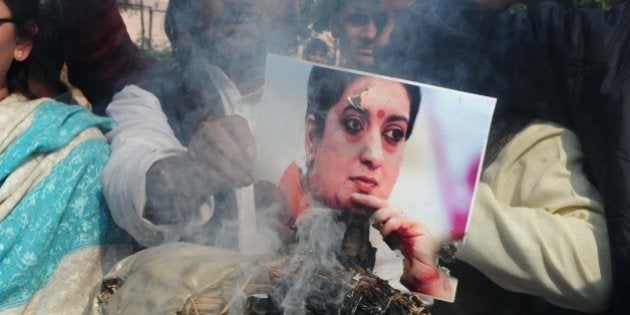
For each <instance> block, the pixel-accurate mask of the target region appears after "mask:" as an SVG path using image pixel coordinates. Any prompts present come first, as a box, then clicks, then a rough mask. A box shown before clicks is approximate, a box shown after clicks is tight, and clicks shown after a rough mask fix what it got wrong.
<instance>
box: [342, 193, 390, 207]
mask: <svg viewBox="0 0 630 315" xmlns="http://www.w3.org/2000/svg"><path fill="white" fill-rule="evenodd" d="M350 198H351V201H352V202H353V203H355V204H358V205H360V206H362V207H365V208H368V209H380V208H384V207H387V206H388V204H387V200H385V199H382V198H379V197H376V196H372V195H366V194H361V193H353V194H352V195H351V196H350Z"/></svg>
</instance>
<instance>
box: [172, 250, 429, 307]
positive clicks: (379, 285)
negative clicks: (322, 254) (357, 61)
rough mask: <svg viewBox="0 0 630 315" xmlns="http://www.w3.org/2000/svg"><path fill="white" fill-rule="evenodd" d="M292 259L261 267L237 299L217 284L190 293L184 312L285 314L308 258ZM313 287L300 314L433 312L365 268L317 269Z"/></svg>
mask: <svg viewBox="0 0 630 315" xmlns="http://www.w3.org/2000/svg"><path fill="white" fill-rule="evenodd" d="M292 260H295V259H294V257H291V255H284V256H283V257H281V258H277V259H274V260H271V261H269V262H268V263H266V264H265V265H263V266H262V267H260V268H259V269H258V271H257V273H256V274H254V275H253V276H251V277H249V278H246V279H244V280H243V281H241V283H239V285H238V286H239V288H240V290H241V291H242V294H241V297H240V298H237V299H233V298H232V297H233V293H234V291H233V289H232V287H227V286H224V285H215V286H214V287H211V288H207V289H206V290H204V291H203V292H200V293H198V294H196V295H194V296H192V297H190V298H188V300H187V301H186V303H185V305H184V307H183V310H182V311H181V312H180V313H179V314H181V315H184V314H186V315H193V314H195V315H197V314H228V312H230V311H232V312H233V311H234V310H238V312H237V314H283V313H284V308H283V304H285V303H283V299H284V298H286V297H287V295H288V291H289V290H290V289H291V287H293V284H294V283H296V282H300V281H298V280H296V279H295V278H296V277H300V276H301V275H300V273H301V271H302V270H300V269H301V268H302V267H304V264H303V261H302V262H301V263H299V264H298V265H294V264H293V263H292ZM235 278H236V277H235ZM233 280H234V281H236V279H233ZM309 287H311V288H316V289H314V290H310V292H309V293H307V295H306V296H305V299H304V300H303V303H304V305H303V306H304V308H303V310H301V311H300V310H296V311H298V313H300V314H401V315H402V314H417V315H429V314H430V312H429V310H428V307H427V306H426V305H424V304H423V303H422V302H421V301H420V300H419V299H418V298H417V297H416V296H415V295H413V294H409V293H402V292H400V291H398V290H395V289H393V288H392V287H391V286H389V284H388V283H387V282H386V281H384V280H382V279H380V278H378V277H377V276H375V275H373V274H371V273H370V272H369V271H367V270H365V269H363V268H360V267H356V268H351V269H346V268H343V267H341V265H340V266H338V268H334V270H333V271H332V272H331V271H330V270H326V269H325V268H321V269H319V270H315V271H314V272H313V273H312V275H311V279H310V281H309ZM226 301H230V302H226ZM237 303H240V305H237ZM240 310H242V311H240Z"/></svg>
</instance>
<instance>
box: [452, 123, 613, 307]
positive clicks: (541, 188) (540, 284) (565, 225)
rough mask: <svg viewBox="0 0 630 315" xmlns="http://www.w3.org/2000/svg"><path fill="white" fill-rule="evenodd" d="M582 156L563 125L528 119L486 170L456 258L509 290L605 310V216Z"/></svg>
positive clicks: (607, 279) (607, 263)
mask: <svg viewBox="0 0 630 315" xmlns="http://www.w3.org/2000/svg"><path fill="white" fill-rule="evenodd" d="M582 158H583V156H582V153H581V149H580V146H579V142H578V139H577V137H576V136H575V135H574V134H573V133H571V132H570V131H568V130H566V129H563V128H559V127H557V126H553V125H550V124H534V125H530V126H529V127H527V128H526V129H525V130H524V131H522V132H520V133H519V134H518V135H517V136H516V137H515V138H514V139H512V141H510V143H509V144H508V145H507V146H506V147H505V148H504V149H503V150H502V151H501V153H500V154H499V156H498V157H497V159H496V160H495V161H494V162H493V163H492V164H491V165H490V166H489V167H488V168H487V169H486V170H484V173H483V176H482V180H481V183H480V185H479V187H478V191H477V193H476V196H475V205H474V208H473V212H472V215H471V222H470V226H469V229H468V234H467V235H466V238H465V243H464V245H462V246H461V247H460V249H459V250H458V252H457V257H458V258H459V259H461V260H463V261H465V262H467V263H469V264H471V265H472V266H473V267H475V268H476V269H478V270H479V271H481V272H482V273H483V274H485V275H486V276H487V277H488V278H490V279H491V280H492V281H494V282H495V283H496V284H498V285H499V286H501V287H503V288H505V289H507V290H511V291H516V292H521V293H526V294H532V295H536V296H541V297H543V298H545V299H546V300H548V301H549V302H550V303H552V304H555V305H558V306H561V307H565V308H570V309H577V310H580V311H585V312H601V311H603V310H605V309H606V308H607V305H608V302H609V297H610V293H611V286H612V280H611V271H610V257H609V256H610V254H609V247H608V235H607V229H606V221H605V218H604V209H603V206H602V199H601V196H600V195H599V193H598V192H597V190H596V189H595V188H594V187H593V185H592V184H590V182H589V181H588V180H587V178H586V176H585V174H584V173H583V172H582ZM462 281H466V280H465V279H462Z"/></svg>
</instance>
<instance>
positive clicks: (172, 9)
mask: <svg viewBox="0 0 630 315" xmlns="http://www.w3.org/2000/svg"><path fill="white" fill-rule="evenodd" d="M205 3H206V2H205V1H195V0H170V1H169V2H168V7H167V8H166V15H165V17H164V31H165V32H166V36H167V37H168V39H169V41H170V42H171V49H172V51H173V56H174V57H175V59H176V60H177V61H178V62H180V64H181V63H183V62H185V60H188V59H189V58H190V52H191V49H192V43H191V42H188V41H184V39H182V38H180V35H182V34H183V33H190V34H198V33H199V32H200V31H202V30H204V29H205V28H206V27H207V26H206V25H205V24H204V23H205V21H204V19H203V16H202V14H203V13H204V12H206V8H205ZM186 40H192V39H186Z"/></svg>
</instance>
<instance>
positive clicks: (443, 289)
mask: <svg viewBox="0 0 630 315" xmlns="http://www.w3.org/2000/svg"><path fill="white" fill-rule="evenodd" d="M352 201H353V202H354V203H356V204H359V205H361V206H364V207H366V208H372V209H376V211H374V213H373V214H372V217H371V220H372V222H373V223H372V226H374V228H376V229H377V230H379V231H380V233H381V235H382V236H383V239H384V240H385V242H386V243H387V244H388V245H389V246H390V247H391V248H392V249H400V251H401V252H402V254H403V256H404V257H405V258H404V260H403V275H402V277H401V279H400V282H401V283H402V284H403V285H405V286H406V287H407V288H408V289H409V290H411V291H414V292H417V293H422V294H426V295H431V296H433V297H436V298H440V299H444V300H452V297H453V294H454V292H453V289H454V288H453V287H452V286H451V280H450V278H449V277H448V276H447V275H446V274H445V273H444V271H442V269H440V268H438V266H437V263H436V253H437V251H438V249H439V247H438V244H436V242H435V241H434V240H433V237H432V236H431V233H430V232H429V229H428V228H427V227H426V226H425V225H424V224H423V223H422V222H420V221H416V220H413V219H411V218H408V217H407V216H406V215H405V214H404V213H403V212H402V211H401V210H399V209H397V208H393V207H391V206H390V205H389V204H388V203H387V200H384V199H381V198H379V197H375V196H371V195H365V194H360V193H355V194H352Z"/></svg>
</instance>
